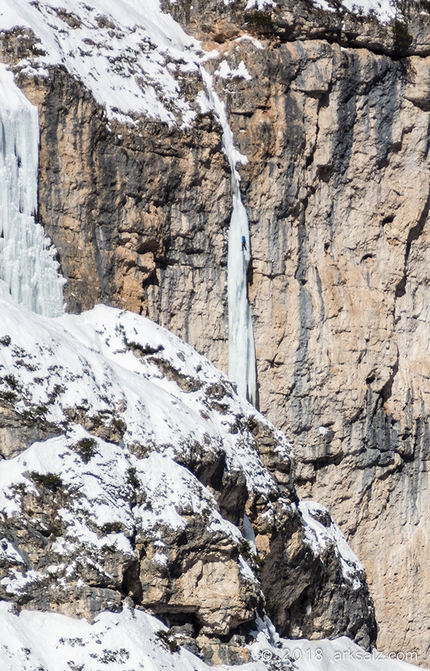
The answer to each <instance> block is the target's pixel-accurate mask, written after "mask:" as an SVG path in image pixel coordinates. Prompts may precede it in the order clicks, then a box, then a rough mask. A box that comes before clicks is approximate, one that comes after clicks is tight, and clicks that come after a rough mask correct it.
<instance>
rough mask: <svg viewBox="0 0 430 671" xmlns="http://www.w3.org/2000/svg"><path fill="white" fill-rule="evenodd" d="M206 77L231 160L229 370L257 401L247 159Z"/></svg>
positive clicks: (243, 390) (204, 75)
mask: <svg viewBox="0 0 430 671" xmlns="http://www.w3.org/2000/svg"><path fill="white" fill-rule="evenodd" d="M201 73H202V78H203V81H204V83H205V86H206V88H207V91H208V94H209V98H210V102H211V105H212V107H213V109H214V111H215V113H216V114H217V116H218V119H219V121H220V123H221V127H222V130H223V137H222V142H223V149H224V152H225V154H226V156H227V158H228V161H229V163H230V169H231V189H232V194H233V212H232V215H231V220H230V228H229V232H228V265H227V282H228V331H229V336H228V339H229V351H228V372H229V376H230V377H231V379H232V380H234V381H235V382H236V383H237V388H238V391H239V393H240V394H241V395H242V396H245V397H246V398H248V400H249V401H250V402H251V403H253V404H254V405H255V404H256V401H257V375H256V361H255V345H254V332H253V328H252V319H251V310H250V307H249V302H248V291H247V276H248V266H249V263H250V261H251V246H250V237H249V222H248V215H247V213H246V209H245V206H244V204H243V202H242V197H241V194H240V188H239V182H240V175H239V173H238V171H237V169H236V164H237V163H238V162H241V163H246V161H247V159H246V157H245V156H243V155H242V154H241V153H240V152H239V151H238V150H237V149H236V147H235V146H234V142H233V133H232V131H231V128H230V126H229V123H228V121H227V115H226V112H225V106H224V103H223V102H221V100H220V99H219V97H218V95H217V94H216V92H215V90H214V88H213V84H212V78H211V76H210V74H209V73H208V72H207V71H206V70H205V69H204V68H203V67H202V68H201Z"/></svg>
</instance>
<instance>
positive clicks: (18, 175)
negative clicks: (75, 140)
mask: <svg viewBox="0 0 430 671" xmlns="http://www.w3.org/2000/svg"><path fill="white" fill-rule="evenodd" d="M0 133H1V135H0V236H1V237H0V279H2V280H4V281H5V282H6V284H7V286H8V287H9V292H10V294H11V295H12V297H13V298H14V299H15V300H16V301H17V302H18V303H20V304H21V305H24V306H25V307H27V308H28V309H29V310H32V311H33V312H37V313H39V314H42V315H45V316H47V317H56V316H58V315H60V314H62V313H63V284H64V282H65V280H64V279H63V278H62V277H61V276H60V275H59V272H58V263H57V262H56V260H55V253H56V250H55V248H54V247H53V246H52V245H51V241H50V240H49V238H47V237H46V236H45V235H44V231H43V228H42V226H41V225H40V224H38V223H36V221H35V218H34V215H35V212H36V209H37V172H38V158H39V119H38V112H37V108H36V107H34V106H33V105H31V103H30V102H29V101H28V100H27V98H26V97H25V96H24V94H23V93H22V92H21V91H20V90H19V89H18V87H17V86H16V84H15V82H14V79H13V75H12V73H11V72H9V71H8V70H7V69H6V66H4V65H3V64H0Z"/></svg>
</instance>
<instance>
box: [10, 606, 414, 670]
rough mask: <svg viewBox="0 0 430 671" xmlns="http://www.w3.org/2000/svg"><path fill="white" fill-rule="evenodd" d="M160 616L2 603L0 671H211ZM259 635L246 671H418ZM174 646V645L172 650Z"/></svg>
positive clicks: (335, 648)
mask: <svg viewBox="0 0 430 671" xmlns="http://www.w3.org/2000/svg"><path fill="white" fill-rule="evenodd" d="M160 632H166V633H167V630H166V627H165V626H164V625H163V624H162V623H161V622H160V621H159V620H157V619H156V618H154V617H151V616H150V615H147V614H146V613H142V612H140V611H133V610H130V609H125V610H124V611H123V612H122V613H120V614H112V613H103V614H101V615H99V616H98V617H97V618H96V620H95V622H94V623H93V624H89V623H88V622H86V621H85V620H72V619H71V618H67V617H65V616H63V615H56V614H52V613H35V612H29V611H22V612H21V614H20V615H19V616H17V615H14V614H13V613H12V612H11V609H10V607H8V606H7V605H6V604H0V667H1V668H2V669H7V670H8V671H40V670H41V669H44V671H70V670H71V671H75V670H77V669H79V671H99V670H101V669H107V670H108V671H138V670H139V669H142V670H144V671H161V670H163V671H209V670H210V669H213V668H214V667H211V666H208V665H207V664H205V663H204V662H203V661H202V660H201V659H199V658H198V657H196V656H195V655H193V654H192V653H191V652H189V651H188V650H186V649H184V648H182V647H178V649H177V650H170V649H169V644H168V643H166V642H165V637H164V638H163V635H162V634H161V636H160ZM271 634H272V632H271V628H270V625H266V627H264V628H263V630H262V631H261V632H259V633H258V632H257V631H255V633H254V636H255V637H256V639H255V642H254V643H252V644H251V645H250V646H249V653H250V657H251V660H252V661H250V662H249V663H247V664H245V665H242V666H240V667H228V666H223V669H225V670H227V669H228V668H240V669H241V671H287V669H291V670H293V671H322V669H323V670H324V671H412V669H416V667H413V666H411V665H410V664H405V663H404V662H402V661H398V660H397V659H388V658H387V657H384V656H383V655H381V654H380V653H377V652H376V651H375V652H373V653H365V652H364V650H362V649H361V648H359V647H358V646H357V645H355V644H354V643H352V642H351V641H350V640H348V639H347V638H340V639H337V640H334V641H328V640H323V641H307V640H301V641H291V640H290V641H288V640H285V639H284V640H282V639H279V638H276V637H275V640H274V639H273V638H272V636H271ZM171 647H174V646H171Z"/></svg>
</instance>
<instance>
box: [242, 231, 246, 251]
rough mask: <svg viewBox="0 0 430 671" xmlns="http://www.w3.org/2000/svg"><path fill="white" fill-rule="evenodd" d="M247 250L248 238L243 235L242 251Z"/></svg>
mask: <svg viewBox="0 0 430 671" xmlns="http://www.w3.org/2000/svg"><path fill="white" fill-rule="evenodd" d="M245 250H246V238H245V236H244V235H242V251H245Z"/></svg>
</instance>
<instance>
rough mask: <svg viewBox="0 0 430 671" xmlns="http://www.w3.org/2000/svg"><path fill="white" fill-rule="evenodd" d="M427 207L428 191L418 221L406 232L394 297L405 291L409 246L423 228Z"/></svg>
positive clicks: (429, 202) (429, 199)
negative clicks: (402, 260)
mask: <svg viewBox="0 0 430 671" xmlns="http://www.w3.org/2000/svg"><path fill="white" fill-rule="evenodd" d="M429 209H430V192H429V193H428V195H427V200H426V203H425V205H424V208H423V211H422V213H421V216H420V218H419V220H418V222H417V223H416V224H415V226H413V227H412V228H411V229H410V230H409V233H408V239H407V241H406V249H405V261H404V266H403V277H402V279H401V280H400V281H399V282H398V284H397V286H396V291H395V296H396V298H401V297H402V296H404V295H405V293H406V281H407V275H408V262H409V255H410V253H411V247H412V243H413V242H415V241H416V240H418V238H419V237H420V235H421V234H422V232H423V230H424V226H425V224H426V221H427V217H428V215H429Z"/></svg>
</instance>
